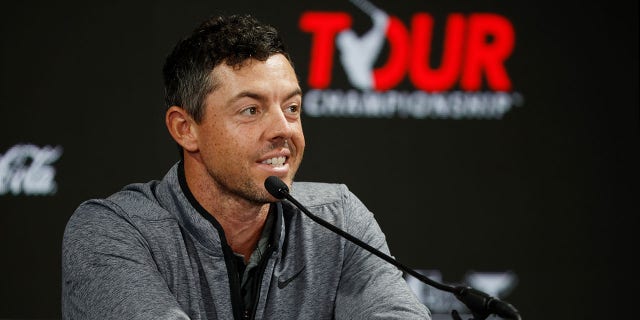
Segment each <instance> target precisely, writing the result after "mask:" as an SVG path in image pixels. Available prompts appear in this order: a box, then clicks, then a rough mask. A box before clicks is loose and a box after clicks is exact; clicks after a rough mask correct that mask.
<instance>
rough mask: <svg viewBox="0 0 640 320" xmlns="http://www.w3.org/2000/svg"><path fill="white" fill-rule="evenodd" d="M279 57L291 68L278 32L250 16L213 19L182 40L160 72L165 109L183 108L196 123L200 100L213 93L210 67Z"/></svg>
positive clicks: (217, 17)
mask: <svg viewBox="0 0 640 320" xmlns="http://www.w3.org/2000/svg"><path fill="white" fill-rule="evenodd" d="M278 53H280V54H282V55H284V56H285V57H286V58H287V60H289V62H290V63H291V65H292V66H293V63H292V61H291V57H290V56H289V54H288V53H287V51H286V49H285V46H284V43H283V41H282V39H281V38H280V36H279V35H278V31H277V30H276V29H275V28H274V27H272V26H270V25H267V24H263V23H261V22H260V21H258V20H257V19H255V18H254V17H252V16H251V15H231V16H215V17H211V18H209V19H207V20H206V21H204V22H203V23H202V24H201V25H200V26H199V27H198V28H196V29H195V30H194V31H193V32H192V33H191V35H189V36H188V37H187V38H185V39H182V40H181V41H179V42H178V44H177V45H176V46H175V48H174V49H173V52H171V54H169V56H168V57H167V59H166V61H165V65H164V68H163V70H162V73H163V77H164V87H165V103H166V104H167V107H171V106H179V107H181V108H183V109H185V110H186V111H187V112H188V113H189V114H190V115H191V116H192V117H193V118H194V120H195V121H196V122H200V121H201V120H202V117H203V115H204V99H205V97H206V96H207V94H209V93H210V92H211V91H212V90H214V89H215V88H214V86H215V79H212V78H211V71H212V70H213V68H215V67H216V66H218V65H219V64H221V63H223V62H224V63H226V64H227V65H229V66H233V67H237V66H241V65H242V63H243V62H244V61H246V60H247V59H257V60H259V61H265V60H267V59H268V58H269V57H271V56H272V55H274V54H278Z"/></svg>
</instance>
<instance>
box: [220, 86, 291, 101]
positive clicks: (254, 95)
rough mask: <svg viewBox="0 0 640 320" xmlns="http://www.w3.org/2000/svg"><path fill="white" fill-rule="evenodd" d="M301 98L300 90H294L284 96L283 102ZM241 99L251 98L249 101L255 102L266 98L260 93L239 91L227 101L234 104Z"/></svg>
mask: <svg viewBox="0 0 640 320" xmlns="http://www.w3.org/2000/svg"><path fill="white" fill-rule="evenodd" d="M298 95H299V96H301V95H302V89H300V88H299V87H298V88H295V89H294V90H292V91H291V92H290V93H289V94H288V95H286V96H285V100H288V99H291V98H293V97H295V96H298ZM242 98H251V99H255V100H266V97H265V96H264V95H262V94H260V93H257V92H253V91H248V90H245V91H241V92H239V93H238V94H236V95H235V96H233V97H232V98H231V99H229V103H233V102H236V101H238V100H240V99H242Z"/></svg>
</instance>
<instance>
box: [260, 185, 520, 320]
mask: <svg viewBox="0 0 640 320" xmlns="http://www.w3.org/2000/svg"><path fill="white" fill-rule="evenodd" d="M264 184H265V188H266V189H267V191H268V192H269V193H270V194H271V195H272V196H274V197H275V198H277V199H282V198H286V199H287V200H289V201H290V202H291V203H293V204H294V205H295V206H296V207H297V208H298V209H300V210H301V211H302V212H303V213H304V214H305V215H306V216H307V217H309V218H310V219H311V220H313V221H315V222H316V223H318V224H319V225H321V226H323V227H325V228H327V229H329V230H331V231H332V232H334V233H336V234H338V235H339V236H341V237H343V238H345V239H347V240H349V241H351V242H353V243H354V244H356V245H357V246H359V247H361V248H363V249H365V250H367V251H369V252H370V253H372V254H374V255H376V256H378V257H379V258H381V259H382V260H384V261H386V262H388V263H390V264H392V265H394V266H396V267H397V268H398V269H400V270H402V271H404V272H406V273H408V274H410V275H411V276H413V277H414V278H416V279H418V280H420V281H422V282H423V283H425V284H427V285H429V286H432V287H434V288H436V289H439V290H442V291H446V292H450V293H453V294H454V295H455V297H456V298H458V300H460V301H461V302H462V303H463V304H464V305H466V306H467V308H469V310H471V313H472V314H473V316H474V318H473V320H484V319H486V318H487V317H488V316H489V315H491V314H496V315H498V316H501V317H503V318H506V319H513V320H521V319H522V318H521V317H520V313H519V312H518V310H517V309H516V308H515V307H514V306H513V305H511V304H509V303H507V302H505V301H502V300H500V299H497V298H494V297H492V296H490V295H488V294H486V293H484V292H482V291H480V290H477V289H474V288H471V287H466V286H455V287H454V286H450V285H446V284H443V283H439V282H436V281H434V280H431V279H429V278H428V277H426V276H424V275H422V274H420V273H418V272H417V271H415V270H413V269H411V268H409V267H407V266H405V265H404V264H402V263H400V262H398V260H396V259H394V258H392V257H391V256H389V255H387V254H385V253H384V252H382V251H380V250H378V249H376V248H374V247H372V246H370V245H369V244H367V243H365V242H363V241H362V240H360V239H358V238H356V237H354V236H352V235H351V234H349V233H347V232H346V231H344V230H342V229H340V228H338V227H336V226H334V225H333V224H331V223H329V222H327V221H326V220H323V219H322V218H320V217H318V216H316V215H314V214H313V213H311V212H310V211H309V210H308V209H307V208H306V207H305V206H304V205H302V204H301V203H300V202H298V200H296V199H295V198H294V197H293V196H291V194H290V193H289V188H288V187H287V185H286V184H285V183H284V182H283V181H282V180H280V179H279V178H277V177H275V176H271V177H268V178H267V180H265V183H264ZM452 316H453V318H454V319H456V320H461V319H460V316H459V315H458V313H457V311H455V310H453V312H452Z"/></svg>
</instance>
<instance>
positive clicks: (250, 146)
mask: <svg viewBox="0 0 640 320" xmlns="http://www.w3.org/2000/svg"><path fill="white" fill-rule="evenodd" d="M164 78H165V87H166V101H167V105H168V109H167V112H166V125H167V128H168V130H169V132H170V133H171V136H172V137H173V139H174V140H175V141H176V142H177V143H178V145H179V146H180V149H181V154H182V159H181V161H179V162H178V163H177V164H176V165H175V166H174V167H173V168H171V169H170V171H169V172H168V173H167V174H166V176H165V177H164V178H163V179H162V180H161V181H152V182H149V183H146V184H133V185H129V186H127V187H125V188H124V189H123V190H121V191H120V192H117V193H115V194H113V195H111V196H110V197H108V198H106V199H94V200H90V201H87V202H84V203H83V204H81V205H80V207H79V208H78V209H77V210H76V212H75V213H74V214H73V216H72V217H71V219H70V220H69V222H68V224H67V227H66V230H65V235H64V239H63V270H62V278H63V279H62V281H63V283H62V313H63V318H64V319H232V318H235V319H332V318H336V319H375V318H379V319H428V318H429V312H428V310H427V309H426V308H425V307H424V305H422V304H420V303H419V302H418V301H417V299H416V298H415V296H414V295H413V294H412V293H411V291H410V290H409V289H408V287H407V285H406V283H405V282H404V280H403V279H402V277H401V272H400V271H398V270H397V269H396V268H395V267H393V266H391V265H389V264H388V263H386V262H384V261H383V260H381V259H379V258H378V257H376V256H374V255H372V254H370V253H368V252H367V251H365V250H362V249H360V248H359V247H357V246H355V245H353V244H352V243H350V242H348V241H345V240H343V239H342V238H340V237H338V236H337V235H335V234H333V233H331V232H330V231H328V230H326V229H324V228H323V227H321V226H319V225H317V224H315V223H314V222H313V221H311V220H309V219H307V218H305V217H303V216H302V215H301V214H300V212H299V211H298V209H296V208H295V207H294V206H292V205H290V204H289V203H283V202H277V200H276V199H275V198H274V197H272V196H271V195H270V194H269V193H268V192H267V191H266V190H265V188H264V181H265V179H266V178H267V177H268V176H272V175H275V176H278V177H280V178H281V179H283V180H284V181H285V182H286V183H287V184H288V185H290V186H291V190H292V192H293V194H294V195H295V196H296V197H298V199H299V200H300V201H301V202H302V203H304V204H306V205H307V206H309V207H310V208H311V210H312V211H313V212H314V213H315V214H317V215H319V216H321V217H322V218H324V219H326V220H328V221H330V222H332V223H333V224H335V225H337V226H338V227H340V228H342V229H344V230H346V231H348V232H350V233H352V234H354V235H355V236H356V237H358V238H360V239H362V240H363V241H365V242H367V243H369V244H370V245H372V246H374V247H376V248H379V249H380V250H383V251H385V252H387V253H388V248H387V245H386V242H385V238H384V235H383V234H382V232H381V231H380V229H379V227H378V225H377V223H376V222H375V220H374V218H373V215H372V214H371V213H370V212H369V211H368V210H367V209H366V208H365V207H364V205H363V204H362V203H361V202H360V201H359V200H358V199H357V198H356V197H355V196H354V195H353V194H351V193H350V192H349V191H348V189H347V188H346V187H345V186H343V185H330V184H319V183H293V179H294V174H295V173H296V170H297V169H298V167H299V165H300V162H301V160H302V155H303V151H304V147H305V140H304V135H303V132H302V126H301V122H300V111H301V109H300V108H301V100H302V94H301V90H300V87H299V85H298V80H297V77H296V75H295V72H294V70H293V67H292V63H291V61H290V58H289V56H288V54H287V52H286V51H285V48H284V46H283V44H282V41H281V40H280V38H279V36H278V34H277V32H276V30H275V29H274V28H272V27H270V26H267V25H264V24H261V23H260V22H258V21H256V20H255V19H253V18H252V17H250V16H231V17H217V18H214V19H210V20H208V21H207V22H205V23H204V24H202V25H201V26H200V27H199V28H198V29H196V30H195V31H194V32H193V34H192V35H191V36H190V37H189V38H187V39H185V40H183V41H181V42H179V43H178V45H177V46H176V48H175V49H174V51H173V52H172V53H171V54H170V55H169V57H168V58H167V61H166V64H165V67H164Z"/></svg>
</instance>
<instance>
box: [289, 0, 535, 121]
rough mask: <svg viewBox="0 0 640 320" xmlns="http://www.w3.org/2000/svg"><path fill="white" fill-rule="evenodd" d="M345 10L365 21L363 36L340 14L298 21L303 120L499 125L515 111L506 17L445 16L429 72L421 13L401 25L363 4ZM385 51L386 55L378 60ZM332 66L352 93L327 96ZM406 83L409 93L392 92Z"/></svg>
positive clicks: (428, 21) (428, 33) (430, 27)
mask: <svg viewBox="0 0 640 320" xmlns="http://www.w3.org/2000/svg"><path fill="white" fill-rule="evenodd" d="M351 2H352V3H353V4H354V5H355V7H357V8H358V9H359V10H362V11H363V12H364V13H366V14H367V15H368V16H369V17H370V18H371V22H372V27H371V28H370V29H369V30H368V31H366V32H365V33H363V34H357V33H356V32H355V31H354V30H353V29H352V28H351V27H352V23H353V19H352V16H351V15H350V14H349V13H347V12H339V11H335V12H326V11H307V12H304V13H302V15H301V16H300V20H299V28H300V30H301V31H303V32H305V33H309V34H311V52H310V62H309V71H308V78H307V82H308V85H309V87H310V90H309V91H308V92H307V93H306V94H305V96H304V106H305V107H304V110H305V113H306V114H307V115H309V116H312V117H365V118H390V117H399V118H418V119H422V118H435V119H474V118H475V119H499V118H501V117H502V116H503V115H504V114H505V113H506V112H508V111H509V110H510V109H511V108H512V107H514V106H520V105H522V101H523V99H522V96H521V95H520V94H519V93H517V92H513V91H512V87H513V84H512V82H511V78H510V77H509V73H508V70H507V69H506V67H505V61H506V60H507V59H508V58H509V57H510V55H511V53H512V52H513V49H514V47H515V31H514V28H513V25H512V24H511V22H510V21H509V20H508V19H507V18H506V17H504V16H501V15H498V14H494V13H471V14H461V13H451V14H449V15H448V16H447V17H446V22H445V26H444V35H443V39H444V40H443V46H442V48H443V49H442V53H441V55H440V62H439V65H437V66H435V67H434V66H432V65H431V63H430V59H431V56H432V55H434V52H432V47H433V46H432V42H433V40H432V39H433V38H434V34H433V31H434V24H435V21H434V18H433V17H432V16H431V15H430V14H429V13H427V12H417V13H415V14H413V16H412V18H411V21H409V22H405V21H402V20H400V19H399V18H397V17H394V16H392V15H389V14H388V13H387V12H385V11H383V10H381V9H379V8H377V7H376V6H375V5H373V4H372V3H370V2H368V1H366V0H352V1H351ZM385 44H386V45H387V49H388V52H387V54H385V55H382V51H383V48H384V46H385ZM335 58H337V59H335ZM334 60H336V61H337V62H338V63H340V64H341V66H342V68H343V70H344V72H345V74H346V75H347V78H348V81H349V83H350V84H351V85H352V87H353V88H352V89H349V90H341V89H332V88H331V82H332V76H333V74H332V70H333V64H334ZM379 60H385V61H379ZM406 79H408V80H409V81H410V83H411V84H412V85H413V87H414V88H415V90H413V91H400V90H396V89H395V88H396V87H397V86H398V85H399V84H400V83H401V82H402V81H404V80H406Z"/></svg>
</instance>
